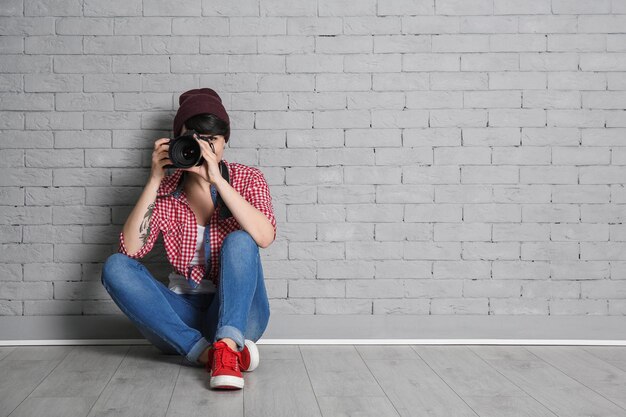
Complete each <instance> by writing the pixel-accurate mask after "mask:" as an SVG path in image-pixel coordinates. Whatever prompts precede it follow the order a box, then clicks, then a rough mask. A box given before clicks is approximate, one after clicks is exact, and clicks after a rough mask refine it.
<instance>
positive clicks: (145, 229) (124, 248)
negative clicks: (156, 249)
mask: <svg viewBox="0 0 626 417" xmlns="http://www.w3.org/2000/svg"><path fill="white" fill-rule="evenodd" d="M159 185H160V180H158V179H154V178H152V177H151V178H150V180H149V181H148V183H147V184H146V186H145V187H144V189H143V192H142V193H141V196H140V197H139V200H138V201H137V204H135V207H134V208H133V211H131V212H130V214H129V215H128V219H126V223H125V224H124V228H123V229H122V233H121V234H120V252H122V253H124V254H126V255H128V256H130V257H131V258H141V257H143V256H144V255H145V254H146V253H148V252H149V251H150V250H151V249H152V246H153V245H154V241H155V240H156V238H157V236H158V234H159V231H158V229H157V230H155V229H156V225H155V226H154V228H151V224H154V223H153V222H152V221H151V220H153V215H154V208H155V201H156V197H157V191H158V189H159Z"/></svg>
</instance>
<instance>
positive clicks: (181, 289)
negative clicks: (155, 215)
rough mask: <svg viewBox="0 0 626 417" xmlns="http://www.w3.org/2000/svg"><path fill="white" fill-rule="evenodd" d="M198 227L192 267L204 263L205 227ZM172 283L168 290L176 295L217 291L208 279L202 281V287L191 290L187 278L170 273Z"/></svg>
mask: <svg viewBox="0 0 626 417" xmlns="http://www.w3.org/2000/svg"><path fill="white" fill-rule="evenodd" d="M197 226H198V237H197V240H196V251H195V253H194V255H193V259H192V260H191V264H192V265H201V264H203V263H204V229H205V227H204V226H200V225H197ZM168 278H169V280H170V283H169V285H168V288H169V289H170V290H172V291H173V292H175V293H176V294H210V293H214V292H216V291H217V288H215V284H213V283H212V282H211V281H210V280H208V279H203V280H202V281H200V285H198V287H197V288H191V287H190V286H189V283H188V282H187V278H185V277H184V276H182V275H180V274H177V273H176V272H173V271H172V272H170V275H169V276H168Z"/></svg>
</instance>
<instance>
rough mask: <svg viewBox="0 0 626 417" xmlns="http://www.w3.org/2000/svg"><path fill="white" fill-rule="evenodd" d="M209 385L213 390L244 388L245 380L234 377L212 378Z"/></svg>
mask: <svg viewBox="0 0 626 417" xmlns="http://www.w3.org/2000/svg"><path fill="white" fill-rule="evenodd" d="M209 385H210V386H211V388H243V378H239V377H236V376H232V375H218V376H212V377H211V381H210V382H209Z"/></svg>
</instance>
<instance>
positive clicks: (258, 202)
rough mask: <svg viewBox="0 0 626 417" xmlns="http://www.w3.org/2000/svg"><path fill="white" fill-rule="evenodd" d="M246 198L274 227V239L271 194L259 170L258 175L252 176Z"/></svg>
mask: <svg viewBox="0 0 626 417" xmlns="http://www.w3.org/2000/svg"><path fill="white" fill-rule="evenodd" d="M246 200H247V201H248V202H249V203H250V204H252V205H253V206H254V207H255V208H257V209H258V210H259V211H260V212H261V213H263V214H265V217H267V218H268V219H269V221H270V223H272V226H273V227H274V239H276V218H275V217H274V207H273V206H272V196H271V195H270V189H269V186H268V185H267V182H266V181H265V177H264V176H263V173H262V172H261V171H259V173H258V175H255V176H254V178H253V179H252V182H251V184H250V185H249V186H248V189H247V191H246Z"/></svg>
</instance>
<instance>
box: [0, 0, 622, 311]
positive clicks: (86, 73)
mask: <svg viewBox="0 0 626 417" xmlns="http://www.w3.org/2000/svg"><path fill="white" fill-rule="evenodd" d="M0 15H1V17H0V35H1V36H0V53H1V56H0V204H1V205H0V315H53V314H72V315H74V314H76V315H81V314H84V315H94V314H95V315H98V314H110V313H120V312H119V310H118V309H117V307H116V306H115V305H114V304H113V302H112V301H111V300H110V298H109V296H108V294H107V293H106V291H105V290H104V288H103V287H102V286H101V283H100V270H101V266H102V262H103V261H104V259H106V258H107V257H108V256H109V255H110V254H111V253H113V252H115V251H116V249H117V235H118V233H119V231H120V230H121V227H122V225H123V224H124V222H125V220H126V217H127V216H128V214H129V212H130V210H131V209H132V207H133V205H134V203H135V202H136V200H137V198H138V197H139V195H140V193H141V190H142V188H143V186H144V185H145V182H146V180H147V176H148V174H149V171H150V156H151V148H152V146H153V143H154V141H155V140H156V139H157V138H159V137H164V136H170V131H169V129H170V127H171V121H172V118H173V116H174V114H175V111H176V108H177V100H178V95H179V94H180V93H181V92H183V91H185V90H187V89H190V88H198V87H211V88H214V89H216V90H217V91H218V92H219V93H220V94H221V95H222V97H223V99H224V103H225V106H226V108H227V110H228V111H229V114H230V115H231V120H232V124H233V134H232V137H231V141H230V147H229V148H227V150H226V152H225V156H224V157H225V159H227V160H229V161H233V162H241V163H244V164H247V165H251V166H256V167H259V168H260V169H261V170H262V171H263V173H264V174H265V176H266V178H267V180H268V182H269V183H270V186H271V191H272V196H273V202H274V209H275V213H276V217H277V221H278V237H277V240H276V241H275V242H274V243H273V244H272V245H271V246H270V247H269V248H267V249H264V250H262V257H263V265H264V271H265V277H266V283H267V284H266V285H267V288H268V292H269V295H270V303H271V307H272V311H273V313H295V314H359V315H369V314H376V315H378V314H419V315H422V314H423V315H427V314H476V315H493V314H495V315H498V314H514V315H517V314H534V315H585V314H594V315H624V314H626V226H624V224H623V221H624V218H625V216H626V205H625V204H626V189H625V188H624V180H625V178H626V112H625V111H624V108H625V107H626V1H624V0H613V1H611V0H594V1H582V0H574V1H573V0H552V1H549V0H529V1H513V0H471V1H467V0H465V1H461V0H413V1H408V0H378V1H376V0H359V1H352V2H348V1H331V0H317V1H315V0H289V1H284V0H283V1H279V0H241V1H231V0H228V1H226V0H210V1H209V0H202V1H201V0H186V1H184V2H175V1H171V0H170V1H163V0H143V1H141V0H123V1H121V0H109V1H100V0H57V1H42V0H39V1H33V0H3V1H2V3H1V4H0ZM145 262H146V264H147V265H148V267H149V268H150V269H151V271H152V272H153V273H154V274H155V276H157V277H158V278H159V279H162V280H165V277H166V276H167V273H168V272H169V266H168V264H167V262H166V260H165V252H164V250H163V247H162V245H161V244H158V245H157V247H156V248H155V249H154V250H153V252H152V253H151V254H150V255H149V256H148V257H146V258H145Z"/></svg>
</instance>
